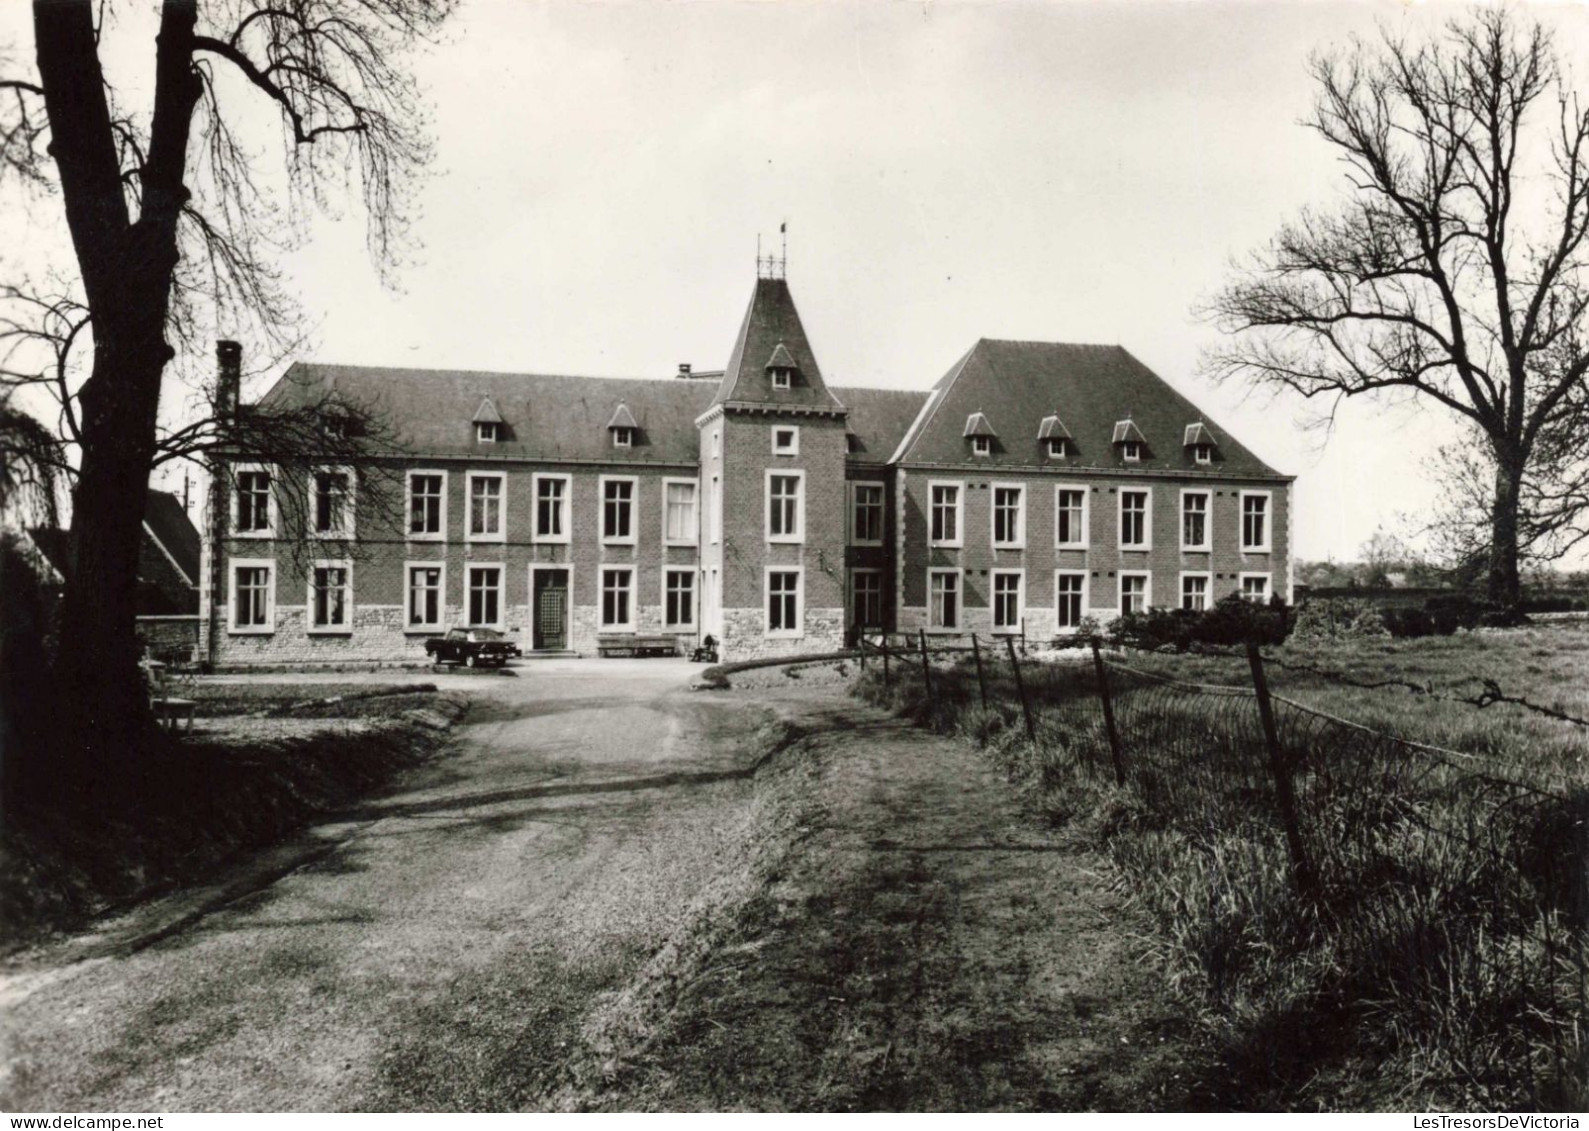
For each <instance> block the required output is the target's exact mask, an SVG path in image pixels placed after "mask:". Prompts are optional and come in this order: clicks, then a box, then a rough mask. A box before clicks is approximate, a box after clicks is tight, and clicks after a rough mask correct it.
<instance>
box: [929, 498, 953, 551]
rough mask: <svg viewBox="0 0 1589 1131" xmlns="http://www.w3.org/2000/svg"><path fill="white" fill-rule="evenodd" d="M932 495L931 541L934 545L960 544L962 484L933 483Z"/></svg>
mask: <svg viewBox="0 0 1589 1131" xmlns="http://www.w3.org/2000/svg"><path fill="white" fill-rule="evenodd" d="M928 490H929V493H930V496H931V514H930V516H929V517H930V521H931V526H932V529H931V531H930V533H931V538H930V541H931V543H932V545H934V546H958V545H960V484H958V483H933V484H931V485H930V486H929V488H928Z"/></svg>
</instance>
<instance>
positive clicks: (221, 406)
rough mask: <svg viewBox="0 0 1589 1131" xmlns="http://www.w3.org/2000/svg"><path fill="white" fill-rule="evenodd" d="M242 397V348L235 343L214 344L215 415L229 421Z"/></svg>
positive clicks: (223, 341)
mask: <svg viewBox="0 0 1589 1131" xmlns="http://www.w3.org/2000/svg"><path fill="white" fill-rule="evenodd" d="M242 396H243V347H242V346H240V345H238V344H237V343H236V342H229V341H225V340H222V341H218V342H216V343H215V415H216V416H218V417H219V418H220V419H222V420H231V419H233V418H234V417H235V416H236V415H237V403H238V401H240V400H241V399H242Z"/></svg>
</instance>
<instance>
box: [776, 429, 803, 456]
mask: <svg viewBox="0 0 1589 1131" xmlns="http://www.w3.org/2000/svg"><path fill="white" fill-rule="evenodd" d="M780 432H787V433H789V436H790V441H789V446H788V447H787V448H780V447H779V446H778V433H780ZM769 434H770V437H771V441H772V454H773V455H775V456H797V455H799V454H800V429H799V428H798V427H797V426H795V425H793V424H774V425H773V426H772V428H771V429H770V433H769Z"/></svg>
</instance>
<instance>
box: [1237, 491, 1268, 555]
mask: <svg viewBox="0 0 1589 1131" xmlns="http://www.w3.org/2000/svg"><path fill="white" fill-rule="evenodd" d="M1240 498H1241V502H1240V508H1241V509H1240V510H1239V511H1237V514H1236V518H1237V521H1238V522H1239V523H1240V524H1241V526H1240V530H1239V532H1238V535H1237V537H1239V538H1240V539H1241V543H1240V544H1241V552H1242V553H1244V554H1269V553H1273V552H1274V540H1275V500H1274V492H1273V491H1242V492H1241V493H1240ZM1248 499H1263V500H1264V505H1263V544H1262V545H1260V546H1249V545H1248V544H1247V500H1248Z"/></svg>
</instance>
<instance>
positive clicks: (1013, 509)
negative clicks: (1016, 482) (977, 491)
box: [993, 484, 1026, 549]
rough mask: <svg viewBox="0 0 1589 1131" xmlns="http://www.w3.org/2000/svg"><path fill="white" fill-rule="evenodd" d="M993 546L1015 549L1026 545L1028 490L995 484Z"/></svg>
mask: <svg viewBox="0 0 1589 1131" xmlns="http://www.w3.org/2000/svg"><path fill="white" fill-rule="evenodd" d="M993 544H994V545H995V546H1002V547H1005V548H1014V549H1019V548H1020V547H1022V546H1024V545H1026V488H1024V487H1009V486H1005V487H1000V486H999V485H997V484H994V487H993Z"/></svg>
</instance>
